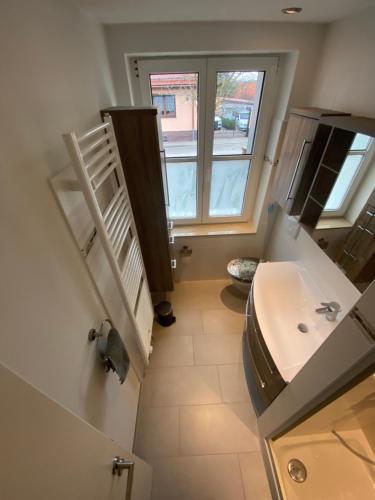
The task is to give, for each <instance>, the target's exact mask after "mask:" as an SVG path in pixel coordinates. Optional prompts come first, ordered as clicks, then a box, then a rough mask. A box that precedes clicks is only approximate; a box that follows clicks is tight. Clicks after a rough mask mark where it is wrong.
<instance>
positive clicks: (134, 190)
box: [101, 107, 173, 292]
mask: <svg viewBox="0 0 375 500" xmlns="http://www.w3.org/2000/svg"><path fill="white" fill-rule="evenodd" d="M101 113H102V116H104V114H106V113H108V114H109V115H110V116H111V118H112V122H113V126H114V130H115V133H116V139H117V143H118V148H119V152H120V156H121V161H122V165H123V169H124V174H125V179H126V184H127V188H128V192H129V197H130V201H131V204H132V209H133V214H134V219H135V223H136V226H137V231H138V237H139V241H140V244H141V249H142V255H143V260H144V264H145V268H146V273H147V279H148V283H149V287H150V290H151V292H166V291H169V290H173V276H172V268H171V257H170V247H169V232H168V220H167V212H166V200H165V195H164V187H163V171H162V168H163V166H162V156H161V152H160V146H159V135H158V127H157V110H156V108H154V107H142V108H137V107H113V108H107V109H103V110H102V111H101Z"/></svg>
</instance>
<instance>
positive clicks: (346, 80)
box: [312, 6, 375, 117]
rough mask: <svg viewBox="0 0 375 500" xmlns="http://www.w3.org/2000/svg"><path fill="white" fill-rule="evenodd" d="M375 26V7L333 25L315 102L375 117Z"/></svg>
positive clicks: (313, 101) (315, 89)
mask: <svg viewBox="0 0 375 500" xmlns="http://www.w3.org/2000/svg"><path fill="white" fill-rule="evenodd" d="M374 27H375V6H374V7H371V8H369V9H366V10H364V11H362V12H360V13H359V14H357V15H355V16H353V17H351V18H348V19H344V20H342V21H338V22H335V23H333V24H331V25H329V29H328V32H327V38H326V41H325V45H324V52H323V54H324V56H323V60H322V64H321V65H320V68H319V72H318V74H317V79H316V82H315V87H314V92H313V98H312V103H313V104H314V105H316V106H322V107H328V108H333V109H339V110H344V111H348V112H350V113H352V114H356V115H363V116H370V117H375V99H374V80H375V58H374V51H375V29H374Z"/></svg>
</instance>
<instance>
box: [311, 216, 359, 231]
mask: <svg viewBox="0 0 375 500" xmlns="http://www.w3.org/2000/svg"><path fill="white" fill-rule="evenodd" d="M352 225H353V224H351V223H350V222H349V221H348V220H347V219H345V217H323V218H322V219H320V220H319V221H318V224H317V225H316V228H315V229H337V228H340V227H352Z"/></svg>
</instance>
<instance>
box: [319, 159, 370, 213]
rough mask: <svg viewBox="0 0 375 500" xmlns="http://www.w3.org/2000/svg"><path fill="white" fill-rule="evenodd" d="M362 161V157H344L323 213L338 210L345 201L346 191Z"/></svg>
mask: <svg viewBox="0 0 375 500" xmlns="http://www.w3.org/2000/svg"><path fill="white" fill-rule="evenodd" d="M362 159H363V155H358V154H355V155H349V156H347V157H346V160H345V162H344V165H343V166H342V168H341V170H340V173H339V175H338V177H337V180H336V182H335V185H334V186H333V189H332V191H331V194H330V195H329V198H328V200H327V203H326V205H325V207H324V210H325V211H326V210H339V208H340V207H341V205H342V204H343V202H344V200H345V196H346V193H347V192H348V189H349V188H350V186H351V184H352V182H353V180H354V178H355V176H356V175H357V172H358V170H359V166H360V164H361V161H362Z"/></svg>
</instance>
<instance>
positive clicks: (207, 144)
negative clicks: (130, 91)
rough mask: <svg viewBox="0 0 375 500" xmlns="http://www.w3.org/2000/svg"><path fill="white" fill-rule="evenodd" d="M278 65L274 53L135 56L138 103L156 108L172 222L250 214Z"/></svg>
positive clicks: (227, 219)
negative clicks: (137, 76)
mask: <svg viewBox="0 0 375 500" xmlns="http://www.w3.org/2000/svg"><path fill="white" fill-rule="evenodd" d="M276 66H277V59H276V58H274V57H241V58H239V57H225V58H223V57H201V58H200V57H198V58H194V59H193V58H181V59H164V60H161V59H145V60H142V59H138V67H139V76H140V79H139V82H140V90H141V94H142V101H143V104H144V105H149V104H150V103H153V104H154V105H155V106H157V108H158V110H159V118H160V125H161V131H160V132H161V134H160V135H161V142H162V144H161V149H164V150H165V153H166V167H167V168H166V170H167V183H168V193H169V217H170V218H171V219H173V220H174V221H175V224H194V223H197V224H199V223H217V222H245V221H249V220H250V219H251V211H252V206H253V204H254V200H255V195H256V189H257V181H258V177H259V172H260V169H261V167H262V163H263V150H264V144H265V137H266V133H265V131H266V129H267V107H268V106H269V103H270V101H271V95H272V83H273V81H274V74H275V71H276ZM172 96H173V98H174V100H173V103H172V101H169V102H168V98H171V97H172Z"/></svg>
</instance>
